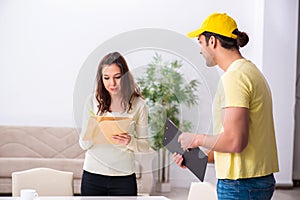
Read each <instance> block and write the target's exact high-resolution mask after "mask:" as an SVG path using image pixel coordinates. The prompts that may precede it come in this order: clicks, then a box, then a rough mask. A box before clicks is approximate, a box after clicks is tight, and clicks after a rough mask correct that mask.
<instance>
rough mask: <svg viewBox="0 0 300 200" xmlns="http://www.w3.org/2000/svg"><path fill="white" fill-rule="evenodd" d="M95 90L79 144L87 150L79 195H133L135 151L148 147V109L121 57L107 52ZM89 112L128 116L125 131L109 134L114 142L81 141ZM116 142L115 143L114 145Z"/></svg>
mask: <svg viewBox="0 0 300 200" xmlns="http://www.w3.org/2000/svg"><path fill="white" fill-rule="evenodd" d="M96 81H97V82H96V84H97V87H96V92H95V95H93V96H92V97H91V98H89V99H88V101H87V103H86V106H85V114H84V119H83V125H82V131H81V134H80V146H81V147H82V148H83V149H84V150H86V154H85V161H84V166H83V175H82V182H81V195H82V196H136V195H137V183H136V177H135V173H134V166H135V164H134V152H141V151H146V150H148V149H149V141H148V139H147V138H148V112H147V108H146V104H145V101H144V100H143V98H142V95H141V93H140V91H139V88H138V86H137V85H136V84H135V82H134V79H133V76H132V74H131V73H130V72H129V69H128V66H127V63H126V61H125V59H124V57H123V56H122V55H121V54H120V53H118V52H114V53H109V54H108V55H106V56H104V57H103V59H102V60H101V62H100V64H99V67H98V71H97V76H96ZM91 113H96V114H97V115H99V116H114V117H130V118H132V120H133V122H134V123H133V127H130V129H129V130H128V133H122V134H119V135H114V136H112V139H113V140H114V141H115V142H114V143H107V144H94V143H93V142H92V141H86V140H83V135H84V134H85V132H86V129H87V124H88V119H89V118H90V116H91ZM115 143H116V144H115Z"/></svg>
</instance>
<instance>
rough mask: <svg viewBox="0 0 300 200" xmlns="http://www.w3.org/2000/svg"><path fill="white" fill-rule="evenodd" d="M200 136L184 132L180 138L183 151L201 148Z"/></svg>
mask: <svg viewBox="0 0 300 200" xmlns="http://www.w3.org/2000/svg"><path fill="white" fill-rule="evenodd" d="M198 136H199V135H198V134H193V133H188V132H183V133H182V134H181V135H180V136H179V137H178V142H180V143H181V148H182V149H183V150H185V151H186V150H188V149H189V148H191V149H192V148H195V147H198V146H199V144H198V143H199V141H198V138H197V137H198Z"/></svg>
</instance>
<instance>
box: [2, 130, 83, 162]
mask: <svg viewBox="0 0 300 200" xmlns="http://www.w3.org/2000/svg"><path fill="white" fill-rule="evenodd" d="M0 138H1V140H0V157H35V158H84V151H83V150H82V149H81V148H80V147H79V143H78V132H77V129H75V128H64V127H14V126H0Z"/></svg>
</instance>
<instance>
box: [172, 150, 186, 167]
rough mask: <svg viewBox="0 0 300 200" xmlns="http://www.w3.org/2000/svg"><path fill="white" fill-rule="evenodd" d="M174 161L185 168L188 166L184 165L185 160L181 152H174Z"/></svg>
mask: <svg viewBox="0 0 300 200" xmlns="http://www.w3.org/2000/svg"><path fill="white" fill-rule="evenodd" d="M173 161H174V162H175V163H176V164H177V165H178V166H179V167H181V168H183V169H185V168H186V166H184V165H183V164H182V162H183V157H182V155H181V154H178V153H173Z"/></svg>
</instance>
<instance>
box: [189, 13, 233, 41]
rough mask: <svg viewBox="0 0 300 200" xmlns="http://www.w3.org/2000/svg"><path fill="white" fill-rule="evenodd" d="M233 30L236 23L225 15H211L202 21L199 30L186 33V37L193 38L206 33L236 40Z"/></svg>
mask: <svg viewBox="0 0 300 200" xmlns="http://www.w3.org/2000/svg"><path fill="white" fill-rule="evenodd" d="M235 29H237V24H236V22H235V21H234V19H232V18H231V17H230V16H228V15H227V14H226V13H213V14H211V15H210V16H208V17H207V18H206V19H205V20H204V22H203V23H202V25H201V27H200V28H199V29H197V30H195V31H192V32H190V33H188V35H187V36H188V37H190V38H194V37H198V36H199V35H201V34H202V33H203V32H205V31H208V32H212V33H216V34H219V35H223V36H226V37H229V38H233V39H236V38H237V35H236V34H233V33H232V32H233V31H234V30H235Z"/></svg>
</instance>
